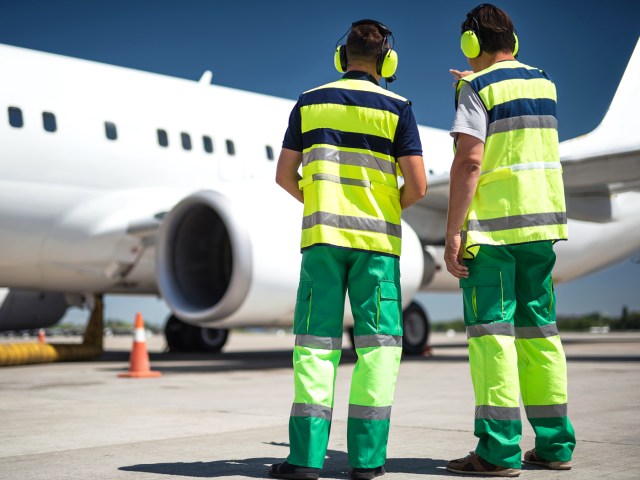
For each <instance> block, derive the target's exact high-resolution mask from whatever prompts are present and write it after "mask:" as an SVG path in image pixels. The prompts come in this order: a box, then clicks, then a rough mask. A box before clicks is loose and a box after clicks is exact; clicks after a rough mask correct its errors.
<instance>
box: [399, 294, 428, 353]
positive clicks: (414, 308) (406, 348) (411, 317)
mask: <svg viewBox="0 0 640 480" xmlns="http://www.w3.org/2000/svg"><path fill="white" fill-rule="evenodd" d="M402 324H403V330H404V335H403V337H402V351H403V353H404V354H405V355H421V354H422V352H424V349H425V348H426V346H427V342H428V341H429V334H430V333H431V326H430V325H429V319H428V317H427V313H426V312H425V311H424V309H423V308H422V307H421V306H420V305H419V304H418V303H416V302H411V304H410V305H409V306H408V307H407V308H406V309H405V311H404V312H403V313H402Z"/></svg>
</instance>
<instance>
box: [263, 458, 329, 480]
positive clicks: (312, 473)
mask: <svg viewBox="0 0 640 480" xmlns="http://www.w3.org/2000/svg"><path fill="white" fill-rule="evenodd" d="M269 475H270V476H271V477H273V478H288V479H289V480H316V479H317V478H318V477H319V476H320V469H319V468H311V467H301V466H299V465H291V464H290V463H288V462H282V463H274V464H273V465H271V468H270V469H269Z"/></svg>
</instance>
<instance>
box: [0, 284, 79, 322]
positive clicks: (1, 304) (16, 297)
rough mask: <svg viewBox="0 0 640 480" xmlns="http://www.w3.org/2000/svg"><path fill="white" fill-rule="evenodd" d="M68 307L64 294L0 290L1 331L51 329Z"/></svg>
mask: <svg viewBox="0 0 640 480" xmlns="http://www.w3.org/2000/svg"><path fill="white" fill-rule="evenodd" d="M68 306H69V305H68V303H67V300H66V298H65V295H64V294H62V293H55V292H36V291H32V290H20V289H16V288H11V289H8V288H0V331H5V330H32V329H36V328H44V327H50V326H51V325H54V324H55V323H57V322H58V321H59V320H60V319H61V318H62V316H63V315H64V314H65V312H66V311H67V307H68Z"/></svg>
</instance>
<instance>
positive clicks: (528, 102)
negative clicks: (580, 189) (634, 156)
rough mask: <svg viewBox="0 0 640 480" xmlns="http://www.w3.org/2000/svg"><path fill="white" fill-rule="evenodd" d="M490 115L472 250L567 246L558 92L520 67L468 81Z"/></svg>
mask: <svg viewBox="0 0 640 480" xmlns="http://www.w3.org/2000/svg"><path fill="white" fill-rule="evenodd" d="M462 82H466V83H468V84H469V85H470V86H471V88H473V90H474V91H475V92H476V93H477V94H478V96H479V97H480V99H481V100H482V102H483V104H484V106H485V108H486V109H487V113H488V117H489V125H488V129H487V138H486V141H485V146H484V156H483V158H482V172H481V175H480V179H479V181H478V188H477V189H476V193H475V195H474V198H473V200H472V202H471V205H470V207H469V212H468V214H467V220H466V222H465V226H464V231H465V249H466V251H467V254H470V255H471V256H473V253H472V251H473V247H475V246H477V245H510V244H517V243H525V242H533V241H542V240H562V239H566V238H567V215H566V207H565V200H564V186H563V182H562V166H561V164H560V157H559V152H558V131H557V126H558V123H557V120H556V89H555V85H554V84H553V83H552V82H551V81H550V80H549V78H548V77H547V75H546V74H545V73H544V72H542V71H541V70H538V69H536V68H532V67H529V66H527V65H524V64H522V63H519V62H517V61H506V62H498V63H496V64H494V65H492V66H491V67H489V68H487V69H485V70H482V71H481V72H478V73H474V74H472V75H468V76H467V77H464V79H463V80H462V81H461V82H459V84H458V92H459V91H460V87H461V86H462V84H463V83H462Z"/></svg>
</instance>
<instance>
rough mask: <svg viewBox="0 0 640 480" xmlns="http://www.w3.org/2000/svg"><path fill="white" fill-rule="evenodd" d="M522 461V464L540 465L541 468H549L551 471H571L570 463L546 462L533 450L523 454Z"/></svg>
mask: <svg viewBox="0 0 640 480" xmlns="http://www.w3.org/2000/svg"><path fill="white" fill-rule="evenodd" d="M523 461H524V463H529V464H531V465H542V466H543V467H547V468H550V469H551V470H571V462H548V461H547V460H545V459H543V458H540V457H539V456H538V454H537V453H536V449H535V448H534V449H533V450H529V451H528V452H526V453H525V454H524V460H523Z"/></svg>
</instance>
